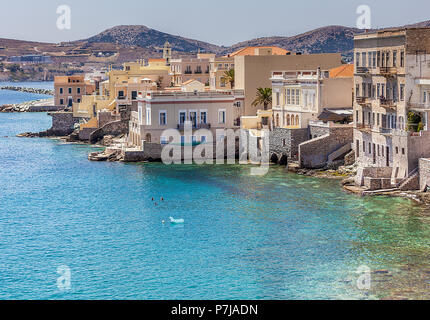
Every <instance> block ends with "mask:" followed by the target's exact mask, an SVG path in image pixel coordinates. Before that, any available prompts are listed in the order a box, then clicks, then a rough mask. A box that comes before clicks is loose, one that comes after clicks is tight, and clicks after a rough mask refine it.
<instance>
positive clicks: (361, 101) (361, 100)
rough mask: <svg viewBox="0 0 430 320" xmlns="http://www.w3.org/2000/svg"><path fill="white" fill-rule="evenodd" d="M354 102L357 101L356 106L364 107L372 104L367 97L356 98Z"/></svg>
mask: <svg viewBox="0 0 430 320" xmlns="http://www.w3.org/2000/svg"><path fill="white" fill-rule="evenodd" d="M355 101H357V103H358V104H360V105H364V106H369V105H370V104H371V103H372V102H371V99H370V98H369V97H356V98H355Z"/></svg>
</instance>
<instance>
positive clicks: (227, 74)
mask: <svg viewBox="0 0 430 320" xmlns="http://www.w3.org/2000/svg"><path fill="white" fill-rule="evenodd" d="M223 77H224V81H225V82H229V83H230V88H231V89H233V88H234V69H230V70H228V71H224V75H223Z"/></svg>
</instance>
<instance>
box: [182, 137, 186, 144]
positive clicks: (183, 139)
mask: <svg viewBox="0 0 430 320" xmlns="http://www.w3.org/2000/svg"><path fill="white" fill-rule="evenodd" d="M181 144H185V136H181Z"/></svg>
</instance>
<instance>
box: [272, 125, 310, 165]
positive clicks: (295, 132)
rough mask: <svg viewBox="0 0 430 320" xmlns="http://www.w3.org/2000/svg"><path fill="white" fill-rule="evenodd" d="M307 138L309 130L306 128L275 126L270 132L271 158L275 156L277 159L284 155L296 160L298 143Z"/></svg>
mask: <svg viewBox="0 0 430 320" xmlns="http://www.w3.org/2000/svg"><path fill="white" fill-rule="evenodd" d="M307 140H309V131H308V129H307V128H304V129H284V128H275V129H274V130H273V131H271V132H270V150H269V152H270V157H271V158H273V159H275V158H276V159H278V161H280V160H281V159H282V158H284V157H287V158H288V159H291V160H297V159H298V154H299V145H300V144H301V143H303V142H305V141H307ZM272 161H273V160H272ZM274 162H277V161H274Z"/></svg>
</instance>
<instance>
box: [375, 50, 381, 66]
mask: <svg viewBox="0 0 430 320" xmlns="http://www.w3.org/2000/svg"><path fill="white" fill-rule="evenodd" d="M376 64H377V66H378V67H380V66H381V51H378V53H377V59H376Z"/></svg>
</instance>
